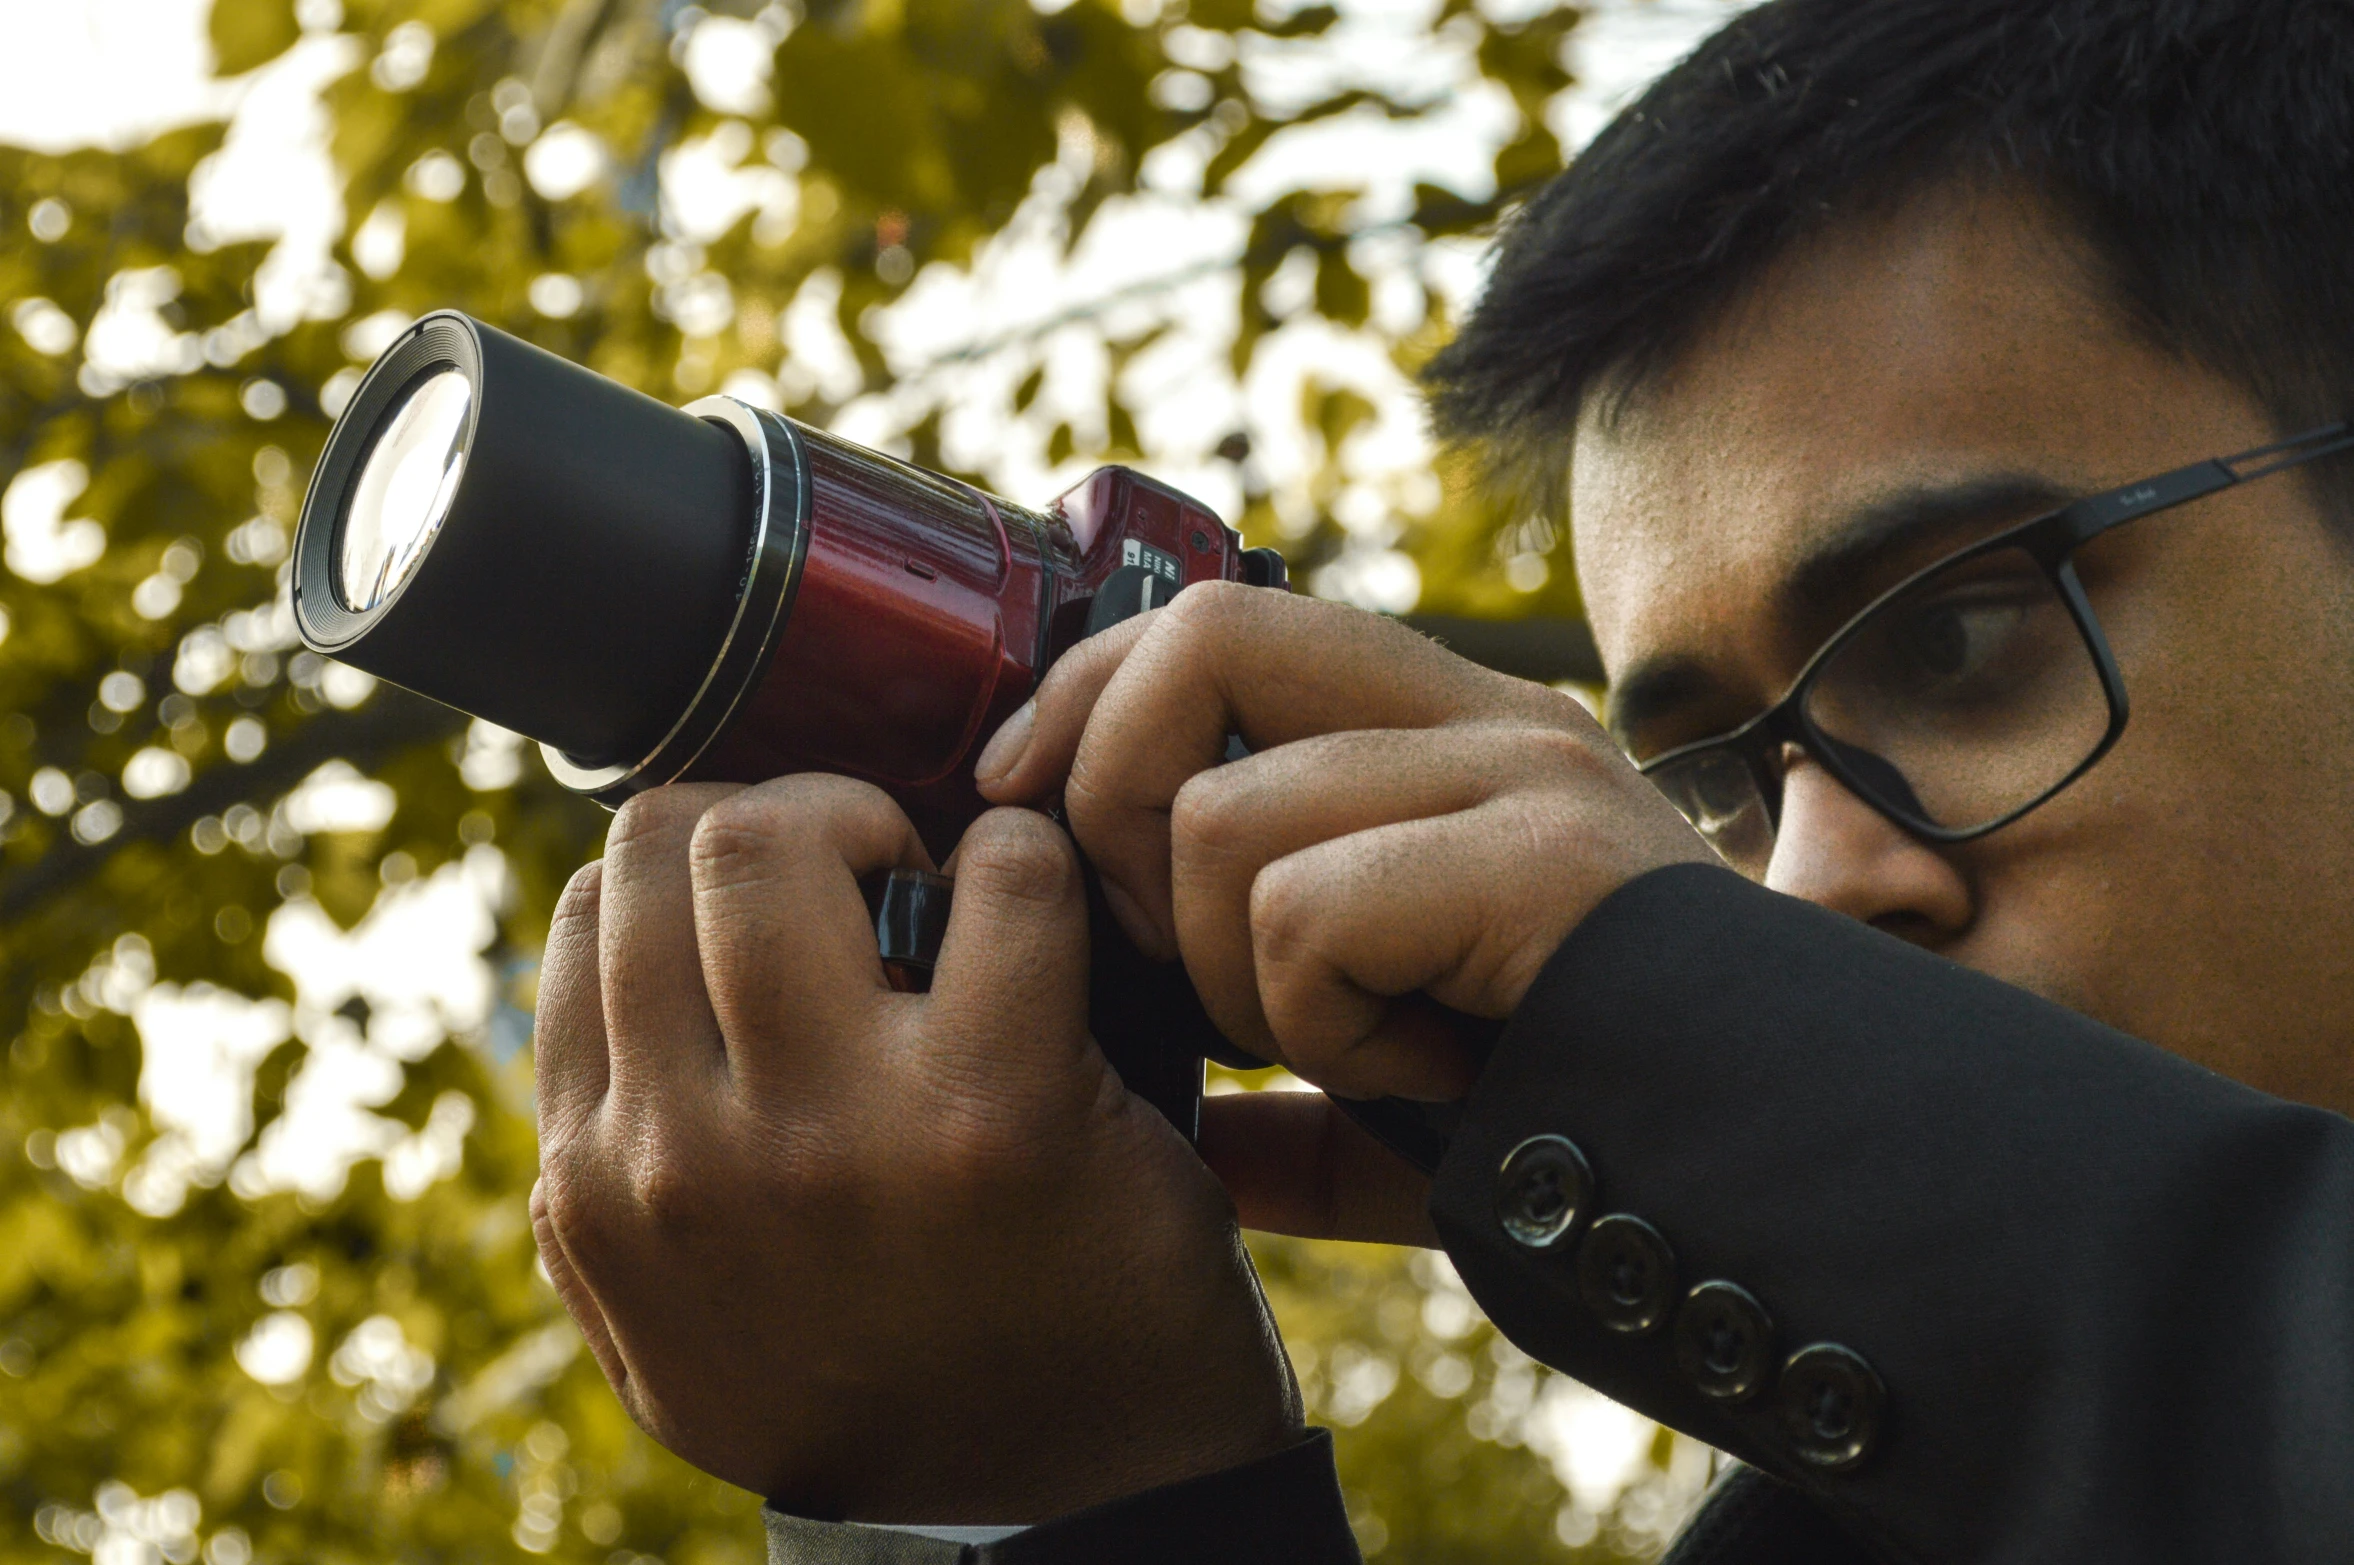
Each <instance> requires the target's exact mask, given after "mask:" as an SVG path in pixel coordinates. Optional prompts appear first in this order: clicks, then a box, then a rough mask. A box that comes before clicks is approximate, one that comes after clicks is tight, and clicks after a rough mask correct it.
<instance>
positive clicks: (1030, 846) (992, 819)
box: [957, 810, 1079, 906]
mask: <svg viewBox="0 0 2354 1565" xmlns="http://www.w3.org/2000/svg"><path fill="white" fill-rule="evenodd" d="M957 879H958V880H959V881H961V882H967V883H970V884H971V885H972V886H973V888H974V889H975V890H977V891H979V892H981V893H982V894H983V895H985V896H989V897H993V898H1000V899H1004V900H1008V901H1014V902H1029V903H1036V904H1040V905H1043V906H1060V905H1061V904H1062V903H1064V902H1066V901H1068V900H1069V899H1070V898H1071V897H1072V895H1073V894H1074V893H1075V892H1076V891H1077V889H1078V881H1079V866H1078V864H1077V862H1076V861H1075V859H1074V858H1073V856H1072V853H1071V848H1070V844H1069V843H1068V842H1067V841H1065V840H1064V839H1063V836H1062V833H1061V832H1059V831H1057V830H1056V829H1055V828H1054V827H1053V826H1052V825H1050V824H1048V823H1047V821H1046V820H1045V819H1044V817H1042V816H1037V815H1032V814H1030V813H1029V812H1027V811H1015V810H1002V811H994V812H992V813H991V814H989V815H987V816H984V817H982V820H981V822H979V823H977V824H976V825H975V827H974V829H973V831H972V834H971V835H970V836H969V837H968V838H967V839H966V843H965V846H964V848H963V850H962V851H961V852H960V853H959V854H958V855H957Z"/></svg>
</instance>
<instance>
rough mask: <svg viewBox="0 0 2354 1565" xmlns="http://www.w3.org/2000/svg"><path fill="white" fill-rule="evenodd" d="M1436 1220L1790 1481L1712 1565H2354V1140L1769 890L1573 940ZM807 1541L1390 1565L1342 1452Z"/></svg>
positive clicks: (1567, 1367)
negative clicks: (1019, 1511) (1044, 1514)
mask: <svg viewBox="0 0 2354 1565" xmlns="http://www.w3.org/2000/svg"><path fill="white" fill-rule="evenodd" d="M2349 1068H2354V1064H2350V1067H2349ZM1431 1211H1432V1215H1433V1216H1434V1218H1435V1219H1436V1220H1437V1223H1438V1227H1439V1232H1440V1234H1441V1236H1442V1237H1443V1239H1444V1240H1445V1243H1446V1247H1447V1253H1448V1254H1449V1255H1450V1256H1451V1257H1452V1258H1453V1259H1454V1262H1455V1265H1456V1268H1457V1269H1458V1270H1459V1271H1460V1272H1461V1274H1462V1276H1463V1279H1464V1281H1465V1283H1466V1284H1467V1285H1468V1286H1469V1287H1470V1289H1471V1291H1472V1294H1473V1296H1474V1297H1475V1298H1477V1299H1478V1300H1479V1302H1480V1304H1481V1305H1482V1307H1484V1308H1485V1309H1486V1310H1487V1312H1488V1314H1489V1316H1490V1318H1491V1319H1493V1320H1494V1321H1495V1323H1496V1325H1497V1327H1498V1328H1499V1329H1500V1330H1502V1331H1503V1332H1504V1334H1505V1335H1506V1336H1508V1337H1509V1338H1511V1339H1512V1341H1513V1342H1515V1343H1517V1344H1518V1345H1519V1346H1520V1347H1521V1348H1523V1349H1524V1350H1526V1351H1527V1352H1528V1353H1530V1354H1531V1355H1533V1356H1534V1357H1536V1358H1538V1359H1540V1360H1542V1361H1543V1362H1544V1363H1547V1364H1549V1365H1551V1366H1553V1367H1554V1368H1556V1369H1558V1370H1561V1371H1563V1372H1565V1373H1567V1374H1569V1375H1572V1376H1574V1377H1576V1378H1577V1379H1579V1380H1581V1381H1583V1382H1585V1383H1586V1384H1587V1385H1590V1386H1593V1387H1595V1388H1597V1389H1598V1390H1601V1391H1603V1392H1605V1393H1607V1394H1608V1395H1610V1396H1612V1397H1615V1398H1617V1399H1618V1400H1619V1401H1621V1402H1624V1403H1626V1404H1627V1405H1628V1406H1630V1407H1634V1408H1637V1409H1639V1410H1641V1411H1642V1412H1644V1413H1647V1414H1649V1415H1650V1416H1652V1417H1653V1418H1656V1419H1658V1420H1660V1421H1661V1422H1663V1423H1666V1424H1669V1425H1672V1426H1674V1427H1675V1428H1677V1429H1680V1430H1683V1431H1685V1432H1687V1433H1689V1434H1692V1435H1694V1436H1696V1437H1698V1438H1700V1439H1702V1440H1705V1441H1707V1442H1709V1443H1710V1444H1712V1445H1715V1446H1717V1447H1720V1448H1721V1449H1723V1450H1726V1451H1729V1452H1731V1453H1732V1454H1733V1455H1735V1456H1737V1457H1739V1458H1740V1459H1741V1460H1742V1462H1744V1463H1746V1464H1748V1465H1747V1466H1746V1467H1743V1468H1737V1469H1735V1470H1734V1476H1733V1477H1732V1478H1730V1479H1729V1480H1727V1481H1726V1482H1724V1483H1721V1484H1720V1485H1719V1486H1718V1487H1717V1489H1716V1491H1715V1492H1714V1493H1713V1494H1712V1495H1711V1497H1710V1499H1709V1501H1708V1503H1707V1504H1706V1505H1705V1506H1704V1507H1703V1508H1702V1510H1701V1512H1700V1514H1699V1516H1698V1517H1697V1518H1696V1519H1695V1521H1694V1522H1693V1524H1692V1526H1691V1527H1689V1528H1688V1529H1687V1530H1686V1532H1685V1534H1684V1535H1683V1537H1681V1538H1680V1539H1679V1540H1678V1541H1677V1543H1676V1545H1675V1547H1674V1548H1673V1550H1671V1553H1670V1560H1671V1561H1673V1562H1674V1565H1781V1562H1784V1561H1789V1562H1793V1565H1795V1562H1798V1561H1806V1562H1809V1565H1847V1562H1850V1561H1855V1562H1862V1561H1881V1562H1908V1565H1909V1562H1921V1565H1980V1562H1985V1565H1995V1562H2003V1565H2010V1562H2020V1565H2025V1562H2030V1561H2033V1562H2063V1561H2064V1562H2068V1565H2092V1562H2102V1561H2112V1560H2114V1561H2121V1562H2122V1561H2132V1562H2137V1565H2139V1562H2151V1561H2175V1560H2182V1561H2207V1560H2213V1561H2232V1562H2250V1561H2283V1562H2287V1561H2294V1562H2306V1561H2314V1562H2320V1561H2339V1562H2343V1561H2348V1560H2354V1123H2350V1122H2349V1121H2347V1120H2344V1119H2341V1118H2339V1117H2338V1116H2336V1115H2333V1114H2329V1113H2325V1112H2323V1111H2320V1110H2317V1109H2311V1108H2305V1107H2300V1106H2297V1105H2294V1104H2289V1103H2284V1102H2282V1101H2280V1100H2278V1099H2275V1098H2270V1097H2267V1096H2265V1095H2264V1094H2262V1093H2259V1092H2255V1091H2253V1090H2251V1089H2249V1088H2246V1087H2242V1086H2239V1085H2237V1084H2235V1083H2233V1082H2230V1081H2228V1080H2226V1079H2224V1078H2222V1077H2220V1076H2217V1075H2215V1074H2213V1073H2211V1072H2209V1071H2206V1070H2203V1069H2201V1068H2199V1067H2197V1066H2195V1065H2191V1064H2188V1063H2186V1062H2184V1061H2182V1060H2180V1059H2177V1058H2175V1057H2173V1056H2172V1055H2169V1054H2166V1053H2164V1052H2162V1051H2160V1050H2158V1049H2156V1048H2153V1047H2151V1046H2150V1045H2148V1044H2145V1043H2141V1042H2139V1041H2137V1040H2135V1039H2132V1038H2129V1037H2126V1036H2124V1035H2123V1034H2121V1033H2117V1032H2114V1031H2112V1030H2110V1029H2108V1028H2105V1027H2102V1026H2099V1025H2098V1024H2096V1023H2093V1022H2090V1021H2087V1020H2085V1019H2084V1018H2083V1017H2080V1016H2077V1015H2075V1014H2074V1013H2072V1012H2069V1011H2066V1010H2063V1009H2061V1008H2059V1007H2057V1006H2053V1005H2050V1004H2047V1003H2045V1002H2043V1001H2041V1000H2038V999H2035V998H2034V997H2032V996H2030V995H2027V994H2025V993H2023V992H2021V991H2019V990H2016V989H2012V988H2010V987H2008V986H2006V985H2003V984H2000V983H1996V982H1994V981H1993V980H1991V979H1988V978H1985V977H1982V976H1979V975H1977V974H1974V973H1971V972H1969V971H1967V970H1965V969H1963V968H1960V967H1957V966H1955V965H1953V964H1952V963H1949V962H1946V961H1944V960H1942V959H1940V958H1937V957H1934V956H1930V955H1927V954H1925V953H1923V952H1921V951H1918V950H1916V949H1914V948H1912V947H1910V946H1908V945H1905V944H1904V943H1902V942H1901V941H1898V940H1895V939H1892V938H1890V937H1888V936H1886V935H1883V934H1880V933H1878V932H1876V931H1874V930H1872V929H1869V928H1867V927H1865V926H1863V925H1861V924H1858V923H1855V922H1853V921H1852V920H1849V919H1845V918H1841V917H1838V916H1836V915H1833V914H1830V913H1826V912H1823V911H1822V910H1820V909H1817V908H1813V907H1810V906H1807V905H1806V904H1803V903H1800V902H1796V901H1793V900H1791V899H1788V898H1785V897H1780V896H1777V895H1774V894H1772V893H1769V892H1766V891H1762V890H1760V889H1758V888H1756V887H1753V886H1751V885H1749V884H1748V883H1747V882H1745V881H1743V880H1741V879H1739V878H1738V877H1736V876H1734V875H1733V874H1731V873H1729V872H1727V871H1723V870H1717V869H1709V868H1700V867H1694V866H1681V867H1677V868H1672V869H1665V870H1660V871H1657V872H1655V873H1653V874H1650V875H1647V876H1644V877H1643V878H1642V879H1640V880H1637V881H1636V882H1634V883H1633V884H1631V885H1629V886H1627V887H1625V888H1624V889H1622V890H1621V891H1619V892H1618V893H1617V894H1616V895H1614V896H1612V897H1610V898H1609V899H1608V900H1606V901H1605V902H1604V903H1603V904H1602V905H1601V906H1600V907H1599V908H1597V909H1596V910H1595V911H1594V913H1593V914H1592V915H1591V916H1589V917H1588V918H1587V919H1586V920H1585V922H1584V923H1583V924H1581V925H1580V926H1579V927H1578V928H1577V929H1576V930H1575V931H1574V932H1573V933H1572V934H1571V935H1570V937H1569V939H1568V940H1567V941H1565V942H1564V943H1563V945H1562V947H1561V949H1560V950H1559V951H1558V952H1557V953H1555V955H1554V956H1553V958H1552V960H1551V961H1550V963H1549V964H1548V965H1547V966H1546V968H1545V970H1544V972H1543V973H1542V974H1541V975H1540V976H1539V978H1538V980H1537V982H1536V984H1535V986H1534V987H1533V988H1532V989H1531V990H1530V992H1529V994H1528V997H1527V998H1526V1000H1525V1001H1524V1002H1523V1004H1522V1006H1521V1008H1520V1011H1519V1012H1518V1014H1517V1015H1515V1016H1514V1017H1513V1019H1512V1021H1511V1023H1510V1025H1509V1026H1508V1027H1507V1028H1506V1029H1505V1032H1504V1035H1503V1038H1502V1041H1501V1042H1500V1043H1499V1045H1498V1047H1497V1052H1496V1054H1495V1057H1494V1059H1493V1060H1492V1062H1491V1063H1490V1065H1489V1066H1488V1068H1487V1071H1486V1073H1485V1074H1484V1076H1483V1077H1482V1079H1481V1081H1480V1084H1479V1086H1478V1089H1477V1090H1476V1091H1475V1092H1474V1093H1473V1095H1472V1098H1471V1101H1470V1104H1469V1108H1468V1112H1467V1114H1466V1116H1465V1121H1464V1125H1463V1128H1462V1130H1461V1131H1460V1132H1459V1133H1458V1135H1457V1137H1456V1140H1455V1143H1454V1145H1453V1146H1452V1148H1451V1149H1450V1150H1449V1152H1448V1155H1447V1157H1446V1160H1445V1161H1444V1163H1443V1164H1442V1165H1441V1166H1440V1169H1439V1174H1438V1178H1437V1180H1436V1182H1435V1184H1434V1186H1433V1189H1432V1196H1431ZM770 1527H771V1549H770V1558H771V1560H772V1562H774V1565H786V1562H795V1565H800V1562H815V1561H841V1562H850V1561H860V1562H866V1561H873V1562H882V1561H894V1562H898V1561H905V1562H909V1565H914V1562H932V1561H938V1562H940V1565H948V1562H954V1561H959V1560H962V1561H964V1562H966V1565H982V1562H1005V1565H1013V1562H1032V1561H1035V1562H1039V1565H1046V1562H1060V1561H1072V1562H1078V1561H1098V1560H1112V1559H1118V1560H1122V1561H1161V1560H1168V1561H1178V1560H1201V1561H1211V1560H1214V1561H1220V1562H1252V1561H1269V1562H1273V1561H1277V1560H1281V1561H1286V1562H1322V1561H1353V1560H1355V1559H1356V1558H1357V1553H1356V1549H1355V1546H1354V1544H1353V1543H1352V1542H1351V1541H1350V1538H1349V1533H1348V1527H1347V1522H1346V1518H1345V1515H1344V1513H1343V1511H1342V1508H1341V1505H1340V1502H1339V1496H1338V1491H1337V1487H1336V1485H1335V1482H1334V1478H1333V1471H1332V1463H1331V1456H1330V1445H1329V1440H1328V1438H1327V1437H1326V1436H1324V1435H1323V1434H1322V1433H1321V1432H1317V1433H1316V1434H1315V1435H1313V1436H1312V1437H1311V1438H1310V1439H1309V1440H1308V1441H1307V1442H1306V1443H1304V1444H1303V1445H1301V1446H1300V1447H1298V1448H1296V1449H1295V1450H1293V1451H1291V1452H1288V1453H1285V1454H1284V1455H1281V1456H1278V1457H1274V1458H1270V1459H1268V1460H1266V1461H1262V1462H1258V1463H1253V1464H1250V1465H1249V1466H1247V1467H1244V1468H1238V1469H1234V1470H1232V1471H1230V1472H1227V1473H1219V1474H1212V1475H1210V1476H1208V1477H1206V1478H1201V1479H1196V1480H1193V1481H1191V1482H1189V1483H1186V1484H1179V1485H1174V1486H1171V1487H1170V1488H1168V1489H1163V1490H1157V1491H1154V1492H1153V1493H1151V1494H1146V1495H1140V1496H1135V1497H1132V1498H1130V1499H1127V1500H1122V1501H1118V1502H1115V1503H1114V1504H1112V1505H1108V1506H1101V1507H1097V1508H1095V1509H1094V1510H1091V1511H1087V1512H1082V1513H1080V1514H1078V1515H1076V1516H1072V1517H1066V1518H1063V1519H1061V1520H1059V1521H1055V1522H1050V1523H1048V1524H1046V1525H1044V1526H1040V1527H1037V1528H1034V1529H1032V1530H1031V1531H1029V1532H1027V1533H1023V1534H1020V1535H1018V1536H1016V1537H1014V1538H1012V1539H1008V1540H1006V1541H1004V1542H1001V1543H997V1544H991V1545H987V1546H981V1547H973V1546H965V1547H963V1548H961V1549H960V1548H959V1547H958V1546H956V1545H950V1544H936V1543H930V1542H928V1541H925V1540H920V1539H914V1538H909V1537H906V1536H905V1535H898V1534H888V1533H876V1532H872V1531H868V1530H866V1529H852V1528H840V1527H830V1526H824V1525H821V1524H816V1523H810V1522H804V1521H800V1520H798V1519H794V1518H788V1517H781V1516H777V1515H775V1513H773V1512H772V1513H771V1516H770ZM875 1549H881V1550H884V1551H885V1552H879V1553H878V1552H872V1551H873V1550H875Z"/></svg>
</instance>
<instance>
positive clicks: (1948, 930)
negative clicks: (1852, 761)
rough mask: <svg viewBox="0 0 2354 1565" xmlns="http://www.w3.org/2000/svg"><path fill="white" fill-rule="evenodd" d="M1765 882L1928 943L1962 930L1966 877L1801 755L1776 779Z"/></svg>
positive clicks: (1967, 912) (1969, 903)
mask: <svg viewBox="0 0 2354 1565" xmlns="http://www.w3.org/2000/svg"><path fill="white" fill-rule="evenodd" d="M1766 885H1767V886H1769V887H1771V888H1772V889H1773V890H1775V891H1780V892H1784V893H1787V894H1788V895H1790V896H1794V897H1804V898H1805V899H1806V900H1807V901H1809V902H1812V903H1815V904H1816V905H1818V906H1821V907H1827V908H1829V909H1830V910H1831V911H1832V912H1834V913H1845V914H1846V915H1847V916H1848V917H1850V918H1854V919H1860V920H1862V921H1863V922H1864V923H1867V924H1871V925H1874V926H1876V927H1878V928H1881V929H1885V930H1887V931H1888V932H1889V933H1890V934H1892V935H1897V936H1900V937H1902V938H1904V939H1906V940H1910V941H1912V942H1914V943H1915V944H1917V945H1924V946H1935V945H1938V944H1940V943H1942V942H1943V941H1945V940H1948V939H1951V938H1952V937H1954V936H1956V935H1959V934H1960V933H1961V932H1962V931H1963V930H1964V929H1966V928H1968V927H1969V924H1970V919H1971V916H1972V914H1973V913H1974V911H1975V907H1974V902H1973V898H1972V896H1971V891H1970V884H1969V881H1968V879H1967V878H1966V877H1965V876H1964V875H1963V874H1962V872H1961V871H1960V870H1959V869H1957V868H1956V867H1955V866H1954V864H1953V863H1952V862H1951V861H1949V860H1948V859H1947V858H1946V857H1945V855H1943V854H1941V853H1939V852H1938V851H1937V850H1936V849H1934V848H1932V847H1931V846H1930V845H1929V844H1927V843H1924V842H1921V841H1919V840H1918V839H1916V838H1915V837H1913V836H1912V835H1911V834H1910V833H1908V832H1906V831H1904V830H1903V829H1902V828H1900V827H1898V826H1897V825H1896V824H1895V823H1894V822H1892V821H1890V820H1888V819H1887V818H1886V817H1885V816H1883V815H1881V814H1880V812H1879V811H1877V810H1875V809H1873V808H1872V807H1871V806H1870V805H1867V804H1865V803H1864V802H1863V801H1862V800H1861V799H1859V798H1857V797H1856V796H1855V795H1854V794H1852V793H1850V792H1848V790H1847V789H1846V788H1845V787H1844V786H1842V785H1841V784H1840V783H1839V781H1838V780H1837V779H1836V778H1834V777H1832V776H1831V774H1830V773H1828V772H1826V771H1824V770H1823V769H1822V767H1820V766H1819V765H1817V764H1815V762H1814V761H1813V760H1812V759H1811V758H1809V757H1807V756H1804V755H1797V756H1793V757H1792V758H1791V762H1790V770H1789V772H1788V774H1787V775H1786V776H1785V777H1784V779H1783V782H1782V819H1781V824H1780V826H1779V828H1778V829H1777V830H1776V832H1775V834H1774V854H1773V857H1772V859H1771V860H1769V861H1768V863H1767V865H1766Z"/></svg>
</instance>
